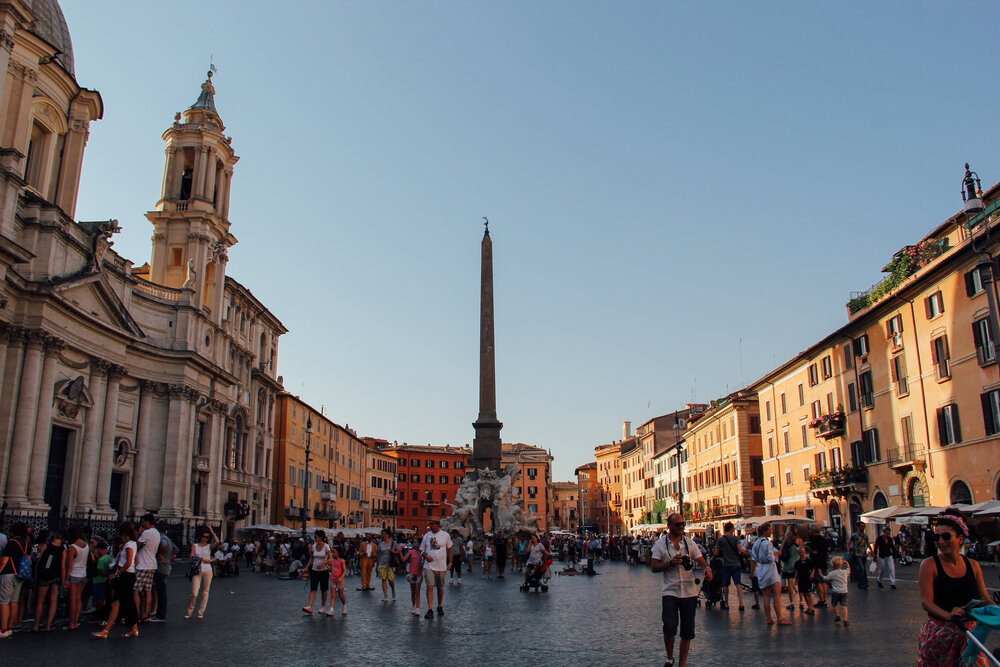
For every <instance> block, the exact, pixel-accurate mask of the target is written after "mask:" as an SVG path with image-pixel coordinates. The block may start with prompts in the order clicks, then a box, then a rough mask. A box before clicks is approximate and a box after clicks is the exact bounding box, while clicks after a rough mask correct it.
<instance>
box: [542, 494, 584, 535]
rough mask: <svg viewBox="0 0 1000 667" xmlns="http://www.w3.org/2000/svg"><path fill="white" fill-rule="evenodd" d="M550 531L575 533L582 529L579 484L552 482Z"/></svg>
mask: <svg viewBox="0 0 1000 667" xmlns="http://www.w3.org/2000/svg"><path fill="white" fill-rule="evenodd" d="M551 497H552V505H551V507H550V510H549V511H550V516H549V529H550V530H553V529H556V528H558V529H559V530H565V531H569V532H571V533H575V532H576V531H577V529H578V528H579V527H580V514H579V511H580V510H579V506H578V505H579V500H580V485H579V483H578V482H552V491H551Z"/></svg>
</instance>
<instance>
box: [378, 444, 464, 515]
mask: <svg viewBox="0 0 1000 667" xmlns="http://www.w3.org/2000/svg"><path fill="white" fill-rule="evenodd" d="M382 452H383V453H384V454H385V455H386V456H388V457H390V458H394V459H395V460H396V476H397V477H396V492H397V497H396V508H397V512H398V515H397V517H396V526H397V528H410V529H412V530H414V531H416V532H417V533H418V534H422V533H423V532H424V531H425V530H426V529H427V519H428V517H438V518H443V517H446V516H451V507H450V506H449V505H448V504H447V503H449V502H450V503H454V502H455V492H456V491H458V487H459V486H461V485H462V480H463V479H464V478H465V471H466V469H467V468H468V466H469V461H470V460H471V458H472V449H471V448H470V447H468V446H465V447H452V446H450V445H449V446H445V447H437V446H432V445H408V444H406V443H405V442H404V443H403V444H402V445H397V444H394V445H392V446H389V447H386V448H384V449H383V450H382Z"/></svg>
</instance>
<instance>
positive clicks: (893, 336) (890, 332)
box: [885, 315, 903, 350]
mask: <svg viewBox="0 0 1000 667" xmlns="http://www.w3.org/2000/svg"><path fill="white" fill-rule="evenodd" d="M885 338H886V340H888V341H889V345H890V346H891V347H892V349H894V350H898V349H899V348H901V347H903V316H902V315H895V316H894V317H890V318H889V320H888V321H887V322H886V323H885Z"/></svg>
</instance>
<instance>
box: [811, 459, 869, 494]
mask: <svg viewBox="0 0 1000 667" xmlns="http://www.w3.org/2000/svg"><path fill="white" fill-rule="evenodd" d="M809 489H810V490H811V491H812V494H813V496H814V497H816V498H821V499H826V498H827V497H829V496H841V497H845V496H847V494H848V493H850V492H852V491H855V492H859V493H866V492H867V490H868V470H867V469H866V468H855V467H853V466H845V467H843V468H839V469H837V470H824V471H822V472H818V473H816V474H815V475H810V477H809Z"/></svg>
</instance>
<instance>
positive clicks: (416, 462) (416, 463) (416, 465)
mask: <svg viewBox="0 0 1000 667" xmlns="http://www.w3.org/2000/svg"><path fill="white" fill-rule="evenodd" d="M410 467H411V468H419V467H420V459H413V460H412V461H411V462H410Z"/></svg>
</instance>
